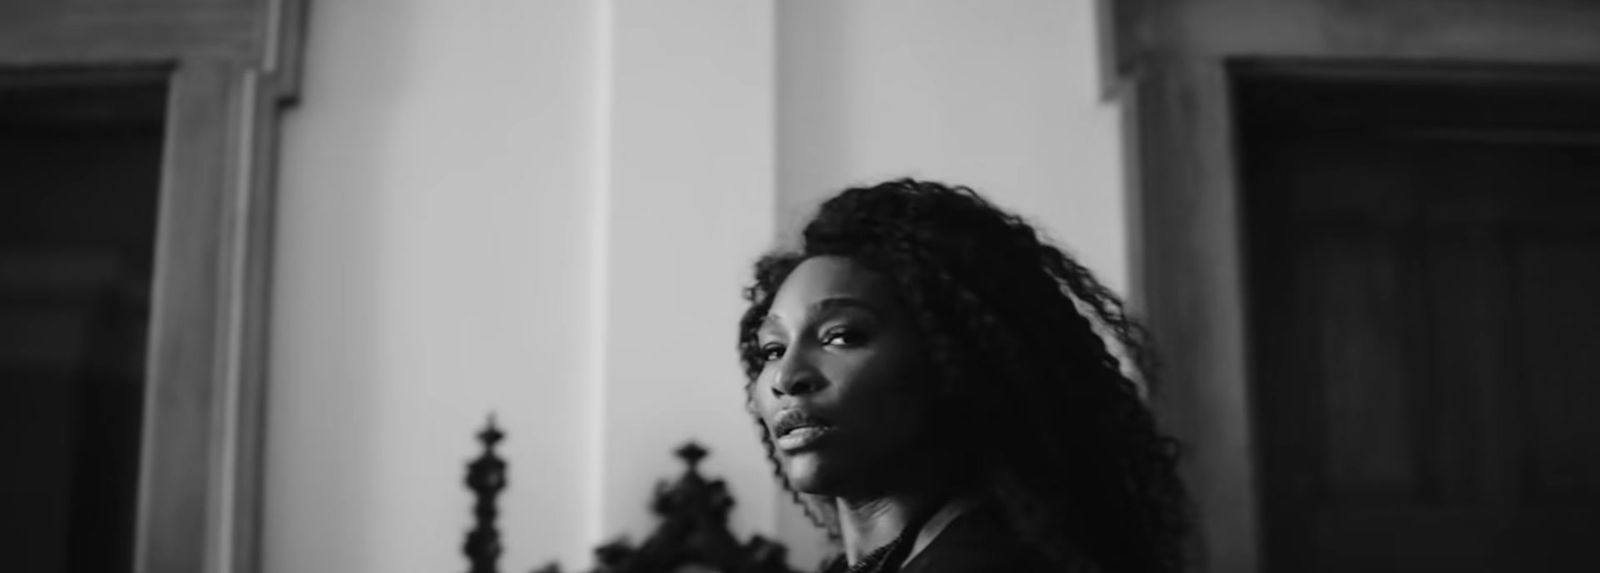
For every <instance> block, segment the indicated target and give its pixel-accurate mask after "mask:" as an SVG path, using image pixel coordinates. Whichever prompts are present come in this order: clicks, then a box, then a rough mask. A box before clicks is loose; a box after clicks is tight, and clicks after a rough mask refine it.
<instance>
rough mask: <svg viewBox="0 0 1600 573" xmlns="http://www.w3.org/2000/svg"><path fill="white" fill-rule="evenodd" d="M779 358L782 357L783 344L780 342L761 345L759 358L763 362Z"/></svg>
mask: <svg viewBox="0 0 1600 573" xmlns="http://www.w3.org/2000/svg"><path fill="white" fill-rule="evenodd" d="M781 358H783V345H782V344H768V345H765V346H762V347H761V360H762V361H764V362H773V361H776V360H778V359H781Z"/></svg>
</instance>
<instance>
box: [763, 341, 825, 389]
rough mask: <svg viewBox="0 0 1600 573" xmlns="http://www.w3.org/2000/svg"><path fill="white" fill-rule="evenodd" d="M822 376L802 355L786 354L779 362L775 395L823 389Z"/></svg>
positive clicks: (773, 386)
mask: <svg viewBox="0 0 1600 573" xmlns="http://www.w3.org/2000/svg"><path fill="white" fill-rule="evenodd" d="M823 385H824V384H823V381H822V376H821V375H820V374H818V373H817V370H816V369H815V368H812V367H811V364H809V363H808V362H807V361H806V360H805V359H804V357H803V356H802V355H800V353H798V352H793V353H789V354H787V355H785V356H784V357H783V360H782V362H780V363H779V364H778V374H777V377H776V378H774V379H773V381H772V393H773V395H775V396H804V395H807V394H811V393H814V392H816V391H818V390H821V389H822V387H823Z"/></svg>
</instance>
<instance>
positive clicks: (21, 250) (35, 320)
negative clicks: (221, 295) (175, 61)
mask: <svg viewBox="0 0 1600 573" xmlns="http://www.w3.org/2000/svg"><path fill="white" fill-rule="evenodd" d="M165 78H166V74H164V73H160V72H154V71H139V70H133V71H127V70H108V71H46V72H41V71H26V72H21V71H13V72H9V73H7V74H6V75H5V76H4V78H3V79H0V452H4V456H5V459H6V462H7V467H8V468H9V469H8V471H6V472H3V473H0V507H4V508H5V510H4V511H0V551H3V552H4V554H5V555H6V562H7V568H8V569H14V570H17V571H38V572H41V573H57V572H60V573H67V572H91V571H93V572H101V571H105V572H117V571H131V570H132V566H133V562H134V560H133V548H134V532H135V527H136V521H135V516H136V511H137V503H136V502H137V492H138V485H139V480H138V477H139V459H140V440H141V432H140V427H141V424H142V421H143V416H142V414H143V401H144V397H145V380H144V373H145V354H146V340H147V326H148V322H149V317H150V292H151V277H152V264H153V257H154V253H155V236H156V228H157V203H158V198H159V194H160V193H159V192H160V185H161V166H162V146H163V140H164V135H163V125H164V121H165V109H166V98H167V86H166V81H165Z"/></svg>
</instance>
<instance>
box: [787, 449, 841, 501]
mask: <svg viewBox="0 0 1600 573" xmlns="http://www.w3.org/2000/svg"><path fill="white" fill-rule="evenodd" d="M783 465H784V475H785V476H786V477H788V478H789V486H790V487H793V488H794V489H795V491H798V492H800V493H806V494H812V495H828V492H829V491H830V490H832V489H833V488H831V487H829V485H830V482H831V481H832V480H831V479H829V475H828V474H829V473H830V472H829V471H828V464H827V463H825V462H824V461H823V460H821V459H818V456H816V455H814V454H810V453H805V454H797V455H794V456H788V457H786V458H785V459H784V461H783Z"/></svg>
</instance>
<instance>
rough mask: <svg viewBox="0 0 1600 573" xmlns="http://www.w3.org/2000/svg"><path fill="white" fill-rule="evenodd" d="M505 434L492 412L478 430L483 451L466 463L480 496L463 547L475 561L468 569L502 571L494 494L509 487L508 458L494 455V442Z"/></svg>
mask: <svg viewBox="0 0 1600 573" xmlns="http://www.w3.org/2000/svg"><path fill="white" fill-rule="evenodd" d="M504 438H505V434H504V433H501V432H500V428H497V427H495V424H494V414H492V413H491V414H489V425H488V426H486V427H485V428H484V429H483V431H481V432H478V441H480V442H482V443H483V454H481V455H479V456H478V459H476V460H473V461H472V463H470V464H467V487H468V488H470V489H471V490H472V493H473V494H474V495H475V496H476V497H477V503H475V504H474V505H473V508H472V513H473V515H474V516H475V517H476V518H477V520H476V525H475V526H474V527H473V528H472V532H471V533H468V534H467V541H466V543H464V544H463V545H462V548H461V550H462V551H463V552H465V553H466V554H467V559H468V561H469V562H471V564H472V569H470V570H469V573H499V570H500V568H499V565H498V562H499V561H500V553H501V551H502V548H501V546H500V532H499V531H498V530H496V529H495V526H494V520H495V517H496V516H498V515H499V514H500V511H499V509H497V508H496V507H495V497H496V496H498V495H500V490H503V489H505V487H506V462H505V460H502V459H500V457H499V456H497V455H495V452H494V446H495V444H497V443H499V442H500V440H502V439H504Z"/></svg>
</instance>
